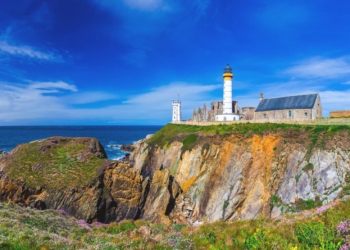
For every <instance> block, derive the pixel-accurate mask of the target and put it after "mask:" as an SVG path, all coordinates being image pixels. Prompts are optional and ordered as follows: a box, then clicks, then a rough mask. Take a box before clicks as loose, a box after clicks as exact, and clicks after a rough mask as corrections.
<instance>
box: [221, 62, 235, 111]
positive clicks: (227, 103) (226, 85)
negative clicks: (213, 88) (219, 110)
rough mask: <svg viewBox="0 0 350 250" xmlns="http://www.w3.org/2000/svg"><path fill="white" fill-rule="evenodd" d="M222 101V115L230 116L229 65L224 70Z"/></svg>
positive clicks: (230, 71) (231, 74) (230, 73)
mask: <svg viewBox="0 0 350 250" xmlns="http://www.w3.org/2000/svg"><path fill="white" fill-rule="evenodd" d="M222 76H223V78H224V101H223V114H232V78H233V73H232V68H231V67H230V65H229V64H227V66H226V67H225V68H224V74H223V75H222Z"/></svg>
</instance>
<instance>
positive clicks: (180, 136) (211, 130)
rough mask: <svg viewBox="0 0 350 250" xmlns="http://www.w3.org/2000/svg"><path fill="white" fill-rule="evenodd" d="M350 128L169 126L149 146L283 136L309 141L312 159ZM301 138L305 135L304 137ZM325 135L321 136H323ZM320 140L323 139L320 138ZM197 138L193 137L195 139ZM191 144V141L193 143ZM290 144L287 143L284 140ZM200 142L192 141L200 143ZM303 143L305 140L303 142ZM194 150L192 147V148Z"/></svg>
mask: <svg viewBox="0 0 350 250" xmlns="http://www.w3.org/2000/svg"><path fill="white" fill-rule="evenodd" d="M349 129H350V126H348V125H301V124H284V123H236V124H218V125H211V126H194V125H183V124H171V123H169V124H167V125H166V126H164V127H163V128H161V129H160V130H159V131H158V132H157V133H155V134H154V135H153V137H151V138H150V139H149V140H147V142H148V144H150V145H156V146H160V147H164V146H165V145H166V144H167V143H169V142H170V143H171V142H173V141H180V142H183V140H184V138H186V137H187V136H188V135H190V134H192V136H193V135H198V134H201V135H202V136H203V137H205V136H211V137H212V136H227V135H231V134H239V135H242V136H243V137H252V136H253V135H260V136H262V135H264V134H268V133H281V134H283V135H284V137H285V138H292V139H296V140H298V138H300V137H301V136H302V137H303V138H306V140H305V143H307V144H308V145H309V147H308V152H307V155H310V154H311V152H312V150H313V148H314V147H315V146H316V145H318V144H320V145H321V144H322V145H325V144H326V142H325V138H328V139H329V138H333V137H334V135H335V134H336V133H339V132H340V131H344V130H345V131H349ZM301 134H302V135H301ZM321 135H322V136H321ZM320 136H321V138H320ZM193 138H194V137H193ZM190 141H191V140H190ZM285 141H286V142H287V140H286V139H285ZM199 142H200V140H198V139H197V140H195V141H191V143H199ZM302 142H304V140H303V141H302ZM192 146H193V145H192Z"/></svg>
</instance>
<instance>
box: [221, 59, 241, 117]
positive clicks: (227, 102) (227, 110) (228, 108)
mask: <svg viewBox="0 0 350 250" xmlns="http://www.w3.org/2000/svg"><path fill="white" fill-rule="evenodd" d="M223 78H224V99H223V112H222V115H216V116H215V121H238V120H239V115H238V114H235V113H232V78H233V73H232V68H231V67H230V65H229V64H227V66H226V68H224V74H223Z"/></svg>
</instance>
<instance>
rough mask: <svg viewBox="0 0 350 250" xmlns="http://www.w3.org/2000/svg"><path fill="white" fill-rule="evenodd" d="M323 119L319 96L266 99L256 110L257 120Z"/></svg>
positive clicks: (255, 117) (261, 100)
mask: <svg viewBox="0 0 350 250" xmlns="http://www.w3.org/2000/svg"><path fill="white" fill-rule="evenodd" d="M321 117H322V105H321V98H320V96H319V95H318V94H310V95H297V96H286V97H279V98H270V99H264V97H263V95H262V94H261V96H260V102H259V105H258V107H257V108H256V110H255V114H254V119H255V120H268V121H271V122H273V121H279V120H280V121H283V120H296V121H298V120H314V119H316V118H321Z"/></svg>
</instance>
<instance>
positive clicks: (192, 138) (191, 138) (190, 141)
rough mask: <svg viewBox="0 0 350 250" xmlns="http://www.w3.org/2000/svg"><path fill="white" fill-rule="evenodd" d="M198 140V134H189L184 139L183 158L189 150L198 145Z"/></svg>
mask: <svg viewBox="0 0 350 250" xmlns="http://www.w3.org/2000/svg"><path fill="white" fill-rule="evenodd" d="M197 138H198V135H196V134H189V135H187V136H186V137H185V138H184V140H183V142H182V148H181V156H182V154H183V153H185V152H186V151H187V150H191V149H192V148H193V147H194V146H195V145H196V144H195V143H196V140H197Z"/></svg>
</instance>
